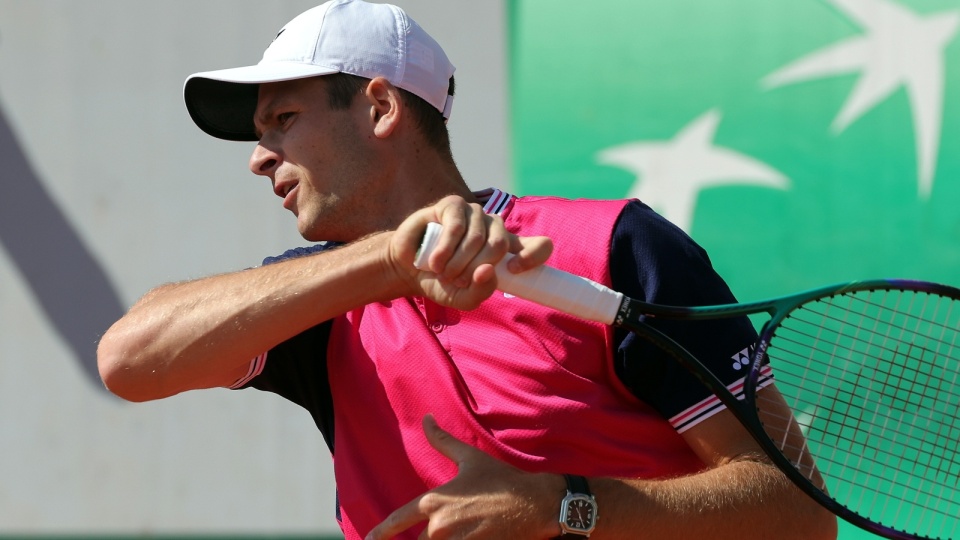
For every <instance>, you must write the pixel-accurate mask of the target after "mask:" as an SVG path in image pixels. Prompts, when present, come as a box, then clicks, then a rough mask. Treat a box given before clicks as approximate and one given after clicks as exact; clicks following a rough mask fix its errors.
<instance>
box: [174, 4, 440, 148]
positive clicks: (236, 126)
mask: <svg viewBox="0 0 960 540" xmlns="http://www.w3.org/2000/svg"><path fill="white" fill-rule="evenodd" d="M454 69H455V68H454V67H453V64H451V63H450V60H449V59H447V55H446V54H445V53H444V52H443V49H441V48H440V45H439V44H437V42H436V41H435V40H434V39H433V38H432V37H430V36H429V35H428V34H427V33H426V32H425V31H424V30H423V28H421V27H420V25H418V24H417V23H416V21H414V20H413V19H411V18H409V17H408V16H407V15H406V13H404V12H403V10H401V9H400V8H398V7H397V6H393V5H389V4H371V3H367V2H363V1H361V0H332V1H330V2H327V3H325V4H323V5H320V6H317V7H315V8H312V9H310V10H307V11H305V12H303V13H301V14H300V15H298V16H297V17H296V18H294V19H293V20H292V21H290V22H289V23H287V25H286V26H284V27H283V28H282V29H281V30H280V32H279V33H278V34H277V37H276V38H275V39H274V40H273V43H271V44H270V46H269V47H268V48H267V50H266V51H265V52H264V53H263V59H262V60H260V63H258V64H256V65H253V66H246V67H239V68H232V69H222V70H218V71H206V72H202V73H194V74H193V75H191V76H189V77H187V80H186V82H185V83H184V86H183V97H184V100H185V101H186V104H187V111H189V113H190V117H191V118H193V121H194V122H196V124H197V126H199V127H200V129H202V130H203V131H205V132H207V133H208V134H210V135H213V136H214V137H217V138H220V139H227V140H231V141H256V140H257V136H256V134H255V131H254V126H253V114H254V111H255V110H256V106H257V91H258V88H259V87H258V85H259V84H260V83H267V82H278V81H289V80H293V79H303V78H306V77H315V76H318V75H330V74H332V73H349V74H351V75H357V76H360V77H365V78H368V79H372V78H374V77H385V78H386V79H387V80H388V81H390V82H391V83H392V84H393V85H395V86H397V87H398V88H402V89H404V90H406V91H408V92H411V93H413V94H414V95H416V96H418V97H420V98H421V99H423V100H424V101H426V102H427V103H429V104H431V105H433V106H434V107H436V108H437V110H438V111H440V112H441V113H442V114H443V117H444V118H449V117H450V110H451V108H452V105H453V96H450V95H448V91H449V88H450V78H451V77H452V76H453V72H454Z"/></svg>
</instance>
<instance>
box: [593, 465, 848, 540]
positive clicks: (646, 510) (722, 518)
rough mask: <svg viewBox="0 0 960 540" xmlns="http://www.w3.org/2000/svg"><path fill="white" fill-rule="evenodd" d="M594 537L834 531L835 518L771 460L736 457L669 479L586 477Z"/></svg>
mask: <svg viewBox="0 0 960 540" xmlns="http://www.w3.org/2000/svg"><path fill="white" fill-rule="evenodd" d="M590 487H591V489H592V490H593V492H594V493H595V494H596V498H597V504H598V507H599V515H600V516H601V517H600V520H599V521H598V525H597V529H596V531H595V532H594V534H593V535H592V536H591V539H595V540H611V539H631V540H643V539H646V538H651V539H657V538H671V539H675V540H683V539H688V538H689V539H696V540H703V539H705V538H710V539H712V540H723V539H727V538H729V539H736V540H746V539H750V538H757V539H766V538H779V539H784V540H789V539H793V538H796V539H798V540H800V539H802V540H818V539H827V538H829V539H835V538H836V534H837V533H836V518H834V517H833V515H832V514H830V513H829V512H827V511H826V510H824V509H822V508H821V507H820V506H818V505H817V504H816V503H815V502H814V501H813V500H812V499H810V498H809V497H807V496H806V495H805V494H803V493H802V492H801V491H800V490H799V489H797V488H796V487H795V486H794V485H793V484H792V483H791V482H790V481H789V480H788V479H787V478H786V477H784V476H783V474H782V473H781V472H780V471H779V470H777V469H776V468H775V467H774V466H773V465H770V464H769V463H766V462H763V461H751V460H741V461H736V462H732V463H728V464H725V465H722V466H719V467H716V468H712V469H709V470H707V471H704V472H701V473H698V474H695V475H691V476H686V477H681V478H675V479H668V480H655V481H643V480H614V479H602V478H595V479H591V486H590Z"/></svg>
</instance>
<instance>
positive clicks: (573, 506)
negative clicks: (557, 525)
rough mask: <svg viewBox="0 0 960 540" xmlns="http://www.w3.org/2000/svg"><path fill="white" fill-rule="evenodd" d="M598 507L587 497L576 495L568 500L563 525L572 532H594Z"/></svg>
mask: <svg viewBox="0 0 960 540" xmlns="http://www.w3.org/2000/svg"><path fill="white" fill-rule="evenodd" d="M596 514H597V506H596V503H595V502H593V499H591V498H590V497H589V496H587V495H574V496H573V497H570V498H568V499H567V504H566V506H565V507H564V512H563V516H562V517H563V524H564V525H566V528H567V529H568V530H570V531H583V532H591V531H593V527H594V524H595V523H596V517H597V516H596Z"/></svg>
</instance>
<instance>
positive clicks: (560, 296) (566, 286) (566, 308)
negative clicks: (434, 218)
mask: <svg viewBox="0 0 960 540" xmlns="http://www.w3.org/2000/svg"><path fill="white" fill-rule="evenodd" d="M441 230H442V227H441V226H440V224H439V223H429V224H428V225H427V231H426V233H425V234H424V236H423V242H422V243H421V244H420V250H419V251H418V252H417V257H416V260H414V263H413V264H414V266H416V267H417V268H419V269H424V268H425V266H426V264H427V259H428V258H429V257H430V254H431V253H432V252H433V250H434V248H436V244H437V241H438V240H439V239H440V231H441ZM513 257H514V255H513V254H512V253H508V254H507V255H506V256H505V257H504V258H503V259H501V260H500V262H499V263H497V264H496V265H495V266H494V269H495V270H496V274H497V288H498V289H500V290H501V291H503V292H505V293H508V294H512V295H514V296H519V297H520V298H525V299H527V300H530V301H532V302H536V303H537V304H540V305H543V306H547V307H550V308H553V309H556V310H558V311H562V312H564V313H567V314H570V315H575V316H577V317H580V318H582V319H587V320H590V321H596V322H600V323H604V324H612V323H613V321H614V318H616V316H617V311H618V310H619V309H620V303H621V302H622V301H623V295H622V294H620V293H618V292H616V291H614V290H612V289H610V288H608V287H606V286H604V285H601V284H599V283H597V282H595V281H592V280H589V279H587V278H585V277H581V276H577V275H574V274H571V273H569V272H564V271H563V270H558V269H556V268H553V267H551V266H538V267H537V268H534V269H532V270H527V271H525V272H522V273H520V274H514V273H512V272H510V271H509V270H507V261H509V260H510V259H512V258H513Z"/></svg>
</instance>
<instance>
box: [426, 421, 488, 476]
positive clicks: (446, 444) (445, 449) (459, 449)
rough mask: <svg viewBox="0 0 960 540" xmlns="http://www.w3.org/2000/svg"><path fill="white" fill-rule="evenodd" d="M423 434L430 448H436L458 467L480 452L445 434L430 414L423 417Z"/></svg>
mask: <svg viewBox="0 0 960 540" xmlns="http://www.w3.org/2000/svg"><path fill="white" fill-rule="evenodd" d="M423 433H424V435H426V436H427V442H429V443H430V446H432V447H434V448H436V449H437V451H438V452H440V453H441V454H443V455H445V456H447V458H449V459H450V461H453V462H454V463H456V464H457V465H458V466H459V465H461V464H463V463H464V462H465V461H467V460H468V459H469V458H470V457H472V456H473V455H475V454H476V453H478V452H480V451H479V450H477V449H476V448H474V447H472V446H470V445H469V444H467V443H465V442H463V441H461V440H460V439H458V438H456V437H454V436H453V435H451V434H450V433H448V432H446V431H445V430H444V429H443V428H441V427H440V425H439V424H437V420H436V419H435V418H434V417H433V415H432V414H428V415H426V416H424V417H423Z"/></svg>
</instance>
